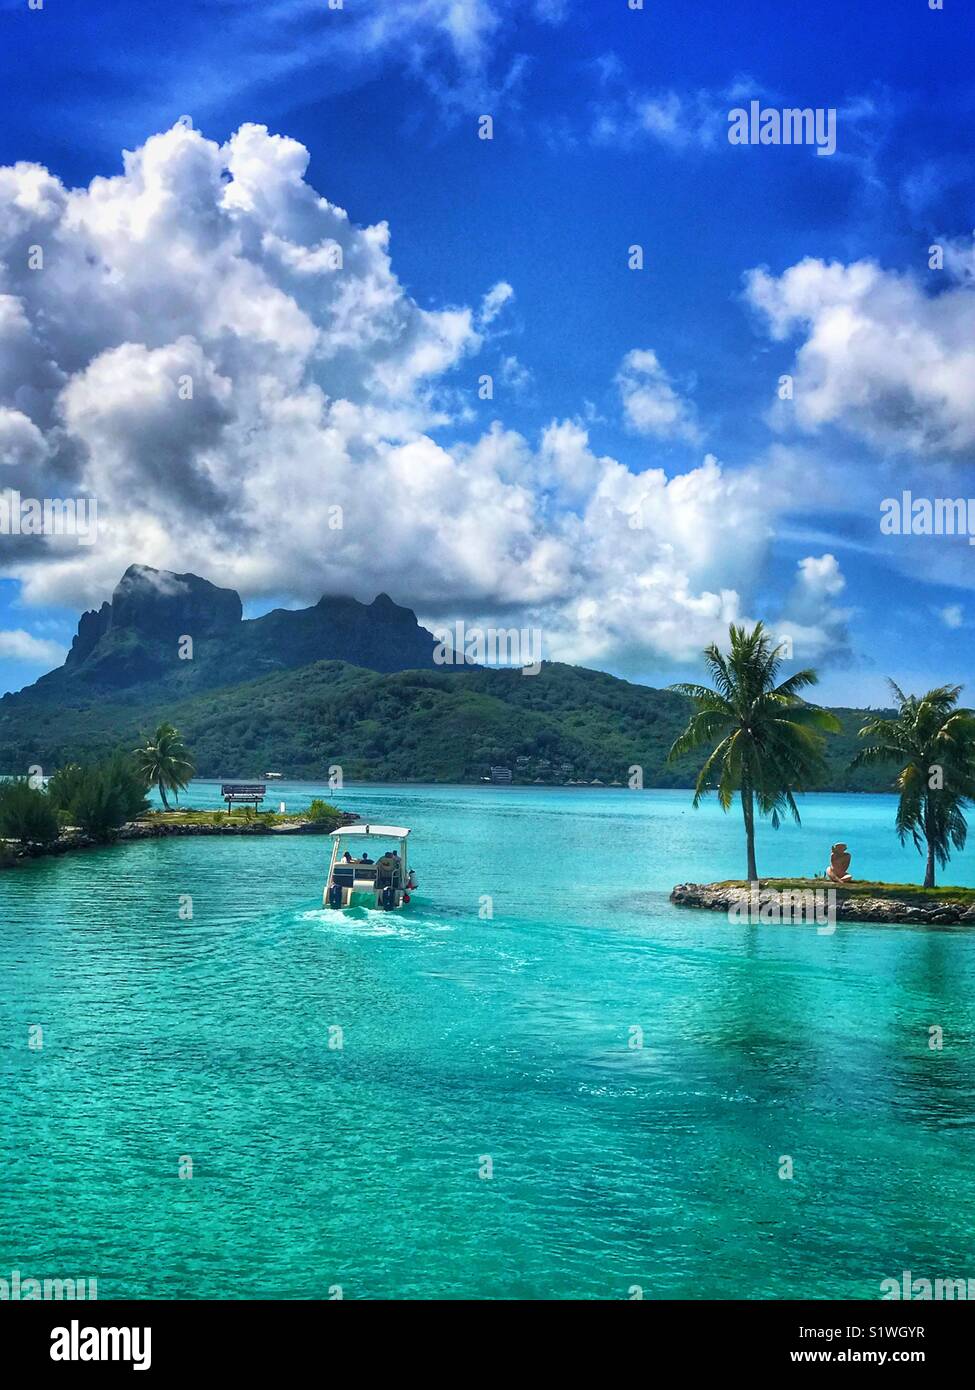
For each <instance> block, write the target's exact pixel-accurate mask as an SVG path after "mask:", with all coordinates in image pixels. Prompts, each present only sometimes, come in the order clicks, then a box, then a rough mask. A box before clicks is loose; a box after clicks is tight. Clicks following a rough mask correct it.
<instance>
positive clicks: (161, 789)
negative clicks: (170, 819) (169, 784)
mask: <svg viewBox="0 0 975 1390" xmlns="http://www.w3.org/2000/svg"><path fill="white" fill-rule="evenodd" d="M158 786H159V795H160V796H161V797H162V804H163V810H165V811H168V810H169V802H168V801H167V800H166V788H165V787H164V786H163V784H162V782H160V783H159V784H158Z"/></svg>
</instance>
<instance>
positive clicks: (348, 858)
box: [342, 850, 355, 864]
mask: <svg viewBox="0 0 975 1390" xmlns="http://www.w3.org/2000/svg"><path fill="white" fill-rule="evenodd" d="M342 863H343V864H354V863H355V860H354V859H353V858H352V855H351V854H350V853H349V851H348V850H346V851H345V853H344V854H343V855H342Z"/></svg>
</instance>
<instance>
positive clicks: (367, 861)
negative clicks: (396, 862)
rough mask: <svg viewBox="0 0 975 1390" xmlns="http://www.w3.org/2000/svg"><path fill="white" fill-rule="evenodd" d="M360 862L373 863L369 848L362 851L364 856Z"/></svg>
mask: <svg viewBox="0 0 975 1390" xmlns="http://www.w3.org/2000/svg"><path fill="white" fill-rule="evenodd" d="M359 863H360V864H371V863H372V860H371V859H370V858H369V851H368V850H365V849H364V850H363V851H362V858H361V859H360V860H359Z"/></svg>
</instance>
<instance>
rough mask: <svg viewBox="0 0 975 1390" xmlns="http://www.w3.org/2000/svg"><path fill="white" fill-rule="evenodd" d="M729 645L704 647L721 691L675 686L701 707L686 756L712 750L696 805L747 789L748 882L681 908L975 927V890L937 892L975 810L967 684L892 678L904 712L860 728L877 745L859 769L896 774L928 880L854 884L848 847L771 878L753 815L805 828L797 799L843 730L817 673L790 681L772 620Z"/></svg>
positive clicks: (688, 732) (777, 917)
mask: <svg viewBox="0 0 975 1390" xmlns="http://www.w3.org/2000/svg"><path fill="white" fill-rule="evenodd" d="M729 639H730V641H729V650H728V652H727V653H724V652H722V651H720V650H719V649H718V647H717V646H716V645H714V644H711V645H710V646H709V647H707V648H706V650H705V652H704V660H705V665H706V667H707V671H708V674H709V675H710V677H711V681H712V684H711V685H688V684H682V685H680V686H678V687H677V689H678V690H679V692H680V693H681V694H683V695H685V696H686V697H687V698H688V699H689V700H691V701H692V703H693V713H692V715H691V718H690V720H689V722H688V724H687V727H686V728H685V729H684V731H683V733H681V734H680V735H679V736H678V738H676V739H675V740H674V743H673V745H672V746H671V750H670V754H669V757H670V759H671V760H676V759H677V758H680V757H682V756H684V755H685V754H688V753H690V752H692V751H693V750H696V749H698V748H701V747H710V752H709V753H708V756H707V758H706V760H705V762H704V764H703V766H702V767H701V769H700V771H699V773H698V775H697V781H696V783H695V787H694V798H693V804H694V805H695V806H698V805H699V804H700V802H701V800H702V798H703V797H705V796H707V795H708V794H709V793H710V792H712V791H713V792H715V793H716V794H717V797H718V801H719V803H720V805H721V808H722V810H724V811H729V810H730V809H731V807H732V805H733V803H734V801H735V798H736V797H737V799H738V801H739V803H740V806H741V813H742V822H743V827H744V831H745V856H746V863H747V868H746V873H747V877H746V878H745V879H743V880H737V881H733V880H728V881H725V882H721V883H707V884H698V883H682V884H678V885H677V886H676V887H675V888H674V890H673V892H672V893H671V895H670V896H671V902H673V903H675V904H676V905H677V906H679V907H697V908H705V909H708V910H710V911H714V912H725V913H727V914H728V915H729V916H731V917H733V918H736V919H737V920H741V919H742V917H743V916H744V917H747V919H748V920H750V921H756V922H762V921H778V922H783V921H786V922H798V921H807V920H811V919H814V918H815V917H816V913H817V911H819V912H826V913H828V916H825V915H824V916H823V918H822V921H821V923H820V926H821V929H828V927H829V926H830V925H833V926H835V922H836V920H837V919H840V920H844V919H845V920H855V921H882V922H900V923H907V924H923V925H938V926H947V925H957V924H964V925H975V889H966V888H942V889H937V888H936V887H935V874H936V867H937V866H938V865H940V866H942V867H944V866H945V865H947V864H948V862H949V860H950V858H951V853H952V850H962V849H964V847H965V844H966V841H967V836H968V826H967V821H966V812H967V811H968V810H969V809H970V808H971V807H972V805H973V804H975V710H971V709H965V708H962V707H960V706H959V704H958V700H959V696H960V694H961V687H960V686H938V687H936V688H935V689H933V690H929V691H928V692H927V693H926V694H924V695H921V696H915V695H907V694H905V693H904V691H903V690H901V689H900V688H899V686H897V685H896V684H895V683H894V682H891V691H892V693H893V695H894V698H895V700H896V704H897V707H896V712H895V713H894V715H893V717H889V716H886V715H875V716H871V717H870V718H868V719H866V720H865V722H864V724H863V726H862V727H861V729H860V731H859V737H860V739H861V740H865V742H864V743H863V745H862V746H861V748H860V750H859V751H858V752H857V754H856V756H855V757H854V759H853V762H852V764H851V767H852V768H854V769H855V768H857V767H880V766H890V767H893V768H895V769H896V779H895V785H896V788H897V791H898V803H897V810H896V814H895V825H894V828H895V830H896V833H897V836H898V838H899V840H900V842H901V843H902V844H904V843H906V842H907V841H908V840H910V841H911V842H912V843H913V845H914V847H915V848H916V849H917V850H918V851H920V852H922V853H923V854H924V855H925V874H924V883H923V885H922V887H920V888H917V887H915V886H912V885H906V884H885V883H876V882H860V883H857V882H855V881H854V879H853V877H852V875H851V874H850V873H849V872H848V870H849V867H850V855H849V853H848V852H846V846H845V845H842V844H836V845H834V846H833V853H832V855H831V859H830V864H829V865H828V867H827V868H826V870H825V872H824V874H823V876H822V878H814V879H771V880H769V879H766V880H762V879H761V878H760V877H759V873H758V866H757V863H756V856H755V817H756V814H758V815H760V816H765V817H767V818H768V819H769V820H770V822H771V824H772V826H773V828H776V829H777V828H778V826H779V825H780V824H781V821H782V817H783V816H784V815H790V816H791V817H792V819H793V820H794V821H795V822H796V824H799V823H800V819H801V818H800V812H799V806H798V802H797V800H796V797H797V795H799V794H801V793H802V792H803V791H808V790H809V789H810V788H811V787H812V786H814V785H815V784H816V782H817V779H818V778H819V777H821V775H822V769H823V765H824V759H825V748H826V742H827V739H828V738H829V737H830V736H832V735H835V734H837V733H838V732H840V729H841V725H840V723H839V720H838V719H837V718H836V716H835V715H834V714H833V713H831V712H830V711H829V710H826V709H822V708H820V707H819V706H818V705H814V704H811V703H810V702H808V701H807V700H805V699H804V698H803V697H802V695H801V693H800V692H802V691H804V690H807V689H809V688H810V687H811V686H814V685H815V684H816V683H817V681H818V676H817V674H816V672H815V671H814V670H811V669H808V668H807V669H805V670H800V671H796V672H794V673H793V674H792V675H791V676H788V677H786V678H785V679H784V680H781V681H780V680H779V675H780V672H781V664H782V662H781V649H780V647H779V646H777V645H775V644H774V643H773V640H772V639H771V637H770V636H769V634H768V633H767V632H766V631H765V628H764V626H763V624H762V623H758V624H756V626H755V627H754V628H753V629H752V630H751V631H746V629H745V628H743V627H737V626H734V625H732V627H731V628H730V630H729Z"/></svg>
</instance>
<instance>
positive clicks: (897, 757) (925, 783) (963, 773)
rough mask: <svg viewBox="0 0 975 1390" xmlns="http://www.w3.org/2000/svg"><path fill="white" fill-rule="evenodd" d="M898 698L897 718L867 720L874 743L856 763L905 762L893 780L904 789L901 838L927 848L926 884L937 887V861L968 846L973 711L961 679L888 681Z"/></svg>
mask: <svg viewBox="0 0 975 1390" xmlns="http://www.w3.org/2000/svg"><path fill="white" fill-rule="evenodd" d="M889 684H890V688H891V690H892V691H893V692H894V698H895V700H896V701H897V714H896V715H895V717H894V718H893V719H889V718H882V717H878V718H876V719H868V720H867V722H866V724H864V726H863V728H862V729H861V730H860V737H861V738H869V739H872V740H873V742H872V743H870V744H869V745H868V747H866V748H861V750H860V752H859V753H858V754H857V755H856V757H855V758H854V759H853V762H852V764H851V767H865V766H871V765H874V764H876V763H892V762H897V763H900V764H901V770H900V772H899V773H898V774H897V778H896V780H895V783H894V785H895V786H896V788H897V790H898V792H900V800H899V801H898V803H897V817H896V820H895V825H896V827H897V834H898V836H899V837H900V841H901V844H903V843H904V842H905V840H906V839H907V837H908V836H910V837H911V839H912V840H913V841H914V845H915V847H916V849H917V850H918V852H919V853H921V854H924V853H925V850H926V852H927V864H926V867H925V870H924V886H925V888H933V887H934V866H935V861H937V862H938V863H939V864H940V865H941V867H942V868H944V866H945V865H946V864H947V863H948V860H949V859H950V858H951V851H952V849H959V850H960V849H964V848H965V840H966V839H967V836H968V826H967V825H966V823H965V811H966V809H967V808H968V807H969V806H970V805H971V804H972V802H973V801H975V710H970V709H961V708H959V706H958V696H959V695H960V694H961V686H960V685H939V686H937V687H936V688H935V689H934V690H929V691H928V693H927V694H926V695H921V696H917V695H905V694H904V692H903V690H901V689H900V687H899V686H898V685H895V684H894V682H893V681H890V682H889Z"/></svg>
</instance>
